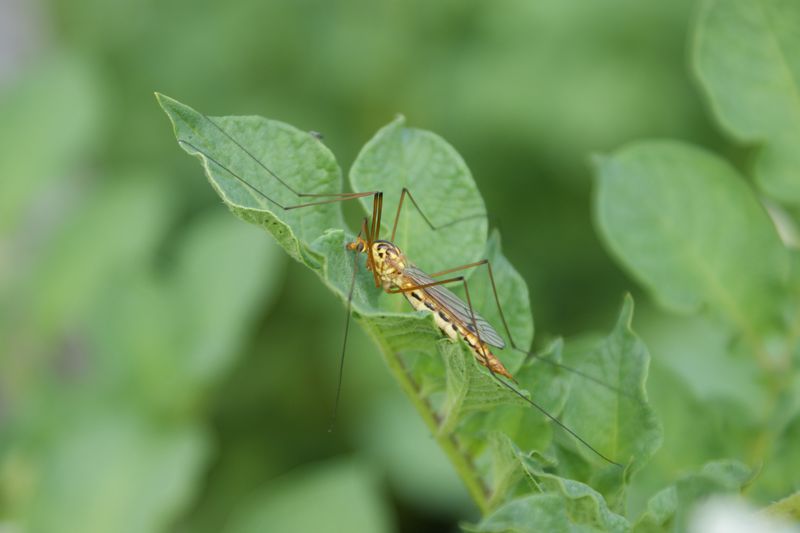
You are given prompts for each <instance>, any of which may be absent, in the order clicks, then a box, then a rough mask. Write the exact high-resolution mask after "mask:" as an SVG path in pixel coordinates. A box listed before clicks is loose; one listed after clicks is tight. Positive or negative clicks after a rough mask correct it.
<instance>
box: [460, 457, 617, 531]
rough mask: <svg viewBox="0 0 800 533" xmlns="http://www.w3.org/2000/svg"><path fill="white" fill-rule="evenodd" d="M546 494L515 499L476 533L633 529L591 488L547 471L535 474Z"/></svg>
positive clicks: (478, 525)
mask: <svg viewBox="0 0 800 533" xmlns="http://www.w3.org/2000/svg"><path fill="white" fill-rule="evenodd" d="M531 475H533V476H534V477H536V478H538V479H539V481H540V483H541V485H542V488H543V489H544V490H546V492H542V493H539V494H533V495H530V496H525V497H522V498H518V499H515V500H512V501H510V502H508V503H506V504H505V505H503V506H501V507H500V508H498V509H497V510H496V511H494V512H493V513H492V514H490V515H489V516H487V517H486V518H484V519H483V520H482V521H481V522H480V523H479V524H477V525H474V526H464V529H465V530H466V531H470V532H473V533H501V532H502V533H506V532H508V533H529V532H530V533H534V532H540V531H552V532H562V531H563V532H588V531H598V532H600V531H608V532H626V531H629V530H630V525H629V524H628V521H627V520H626V519H625V518H624V517H622V516H620V515H618V514H616V513H614V512H613V511H611V510H610V509H609V508H608V506H607V505H606V503H605V500H604V499H603V497H602V496H601V495H600V494H599V493H598V492H597V491H595V490H593V489H592V488H591V487H589V486H588V485H585V484H583V483H580V482H578V481H573V480H570V479H564V478H560V477H558V476H554V475H552V474H546V473H544V472H535V473H531Z"/></svg>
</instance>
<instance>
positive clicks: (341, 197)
mask: <svg viewBox="0 0 800 533" xmlns="http://www.w3.org/2000/svg"><path fill="white" fill-rule="evenodd" d="M178 143H179V144H183V145H185V146H188V147H189V148H191V149H192V150H194V151H196V152H198V153H200V154H202V155H203V157H205V158H206V159H207V160H209V161H211V162H212V163H214V164H215V165H217V166H218V167H219V168H221V169H222V170H224V171H225V172H227V173H228V174H230V175H231V176H233V177H234V178H235V179H236V180H237V181H239V183H241V184H242V185H244V186H245V187H247V188H248V189H250V190H251V191H253V192H255V193H256V194H258V195H259V196H261V197H262V198H264V199H265V200H266V201H268V202H270V203H271V204H274V205H276V206H278V207H279V208H280V209H283V210H284V211H290V210H292V209H299V208H301V207H311V206H313V205H323V204H331V203H334V202H345V201H347V200H355V199H356V198H363V197H365V196H371V195H373V194H376V193H377V191H367V192H346V193H326V194H305V193H304V194H297V196H304V197H318V198H319V197H331V196H332V197H334V198H328V199H327V200H320V201H315V202H305V203H301V204H295V205H283V204H281V203H280V202H278V201H276V200H273V199H272V198H271V197H270V196H269V195H268V194H267V193H265V192H264V191H262V190H261V189H259V188H258V187H256V186H255V185H253V184H252V183H250V182H249V181H247V180H246V179H245V178H243V177H242V176H241V175H240V174H237V173H236V172H234V171H233V170H232V169H231V168H229V167H227V166H226V165H224V164H223V163H220V162H219V161H218V160H217V159H215V158H214V157H213V156H211V155H209V154H208V153H206V152H205V151H203V150H202V149H200V148H198V147H197V146H195V145H193V144H192V143H190V142H188V141H184V140H183V139H178Z"/></svg>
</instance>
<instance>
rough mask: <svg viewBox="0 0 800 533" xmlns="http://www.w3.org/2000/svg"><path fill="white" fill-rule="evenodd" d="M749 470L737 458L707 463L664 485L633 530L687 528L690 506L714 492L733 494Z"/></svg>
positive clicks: (641, 532) (646, 532) (650, 531)
mask: <svg viewBox="0 0 800 533" xmlns="http://www.w3.org/2000/svg"><path fill="white" fill-rule="evenodd" d="M751 476H752V473H751V471H750V469H749V468H748V467H746V466H745V465H743V464H742V463H738V462H736V461H716V462H712V463H709V464H707V465H705V466H704V467H703V469H702V470H701V471H700V472H699V473H697V474H690V475H688V476H684V477H683V478H681V479H680V480H678V481H677V482H676V483H675V484H674V485H671V486H670V487H667V488H666V489H664V490H662V491H661V492H659V493H658V494H656V495H655V496H653V497H652V498H651V499H650V501H649V502H648V504H647V511H646V512H645V513H644V514H643V515H642V516H641V517H639V520H638V521H637V522H636V524H635V525H634V531H635V532H636V533H658V532H665V533H666V532H672V531H686V523H687V520H688V515H689V513H690V511H691V510H692V508H693V507H694V506H695V505H697V504H698V503H700V502H702V501H703V500H705V499H707V498H708V497H709V496H711V495H713V494H730V493H736V492H738V491H740V490H741V489H742V487H743V486H744V485H745V484H746V483H747V482H748V480H749V479H750V477H751Z"/></svg>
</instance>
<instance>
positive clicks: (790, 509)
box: [764, 492, 800, 522]
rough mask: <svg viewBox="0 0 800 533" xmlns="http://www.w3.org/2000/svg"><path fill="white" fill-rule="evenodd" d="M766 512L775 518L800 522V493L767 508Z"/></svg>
mask: <svg viewBox="0 0 800 533" xmlns="http://www.w3.org/2000/svg"><path fill="white" fill-rule="evenodd" d="M764 512H765V513H766V514H768V515H769V516H771V517H773V518H783V519H786V520H791V521H793V522H800V492H795V493H794V494H792V495H791V496H787V497H786V498H784V499H782V500H780V501H777V502H775V503H773V504H772V505H770V506H768V507H767V508H765V509H764Z"/></svg>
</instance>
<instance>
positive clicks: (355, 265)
mask: <svg viewBox="0 0 800 533" xmlns="http://www.w3.org/2000/svg"><path fill="white" fill-rule="evenodd" d="M360 235H361V233H359V236H360ZM356 274H358V254H353V279H352V280H351V281H350V290H349V291H348V292H347V313H345V319H344V340H343V341H342V355H341V356H340V357H339V378H338V380H337V381H336V400H335V401H334V402H333V415H332V416H331V426H330V428H329V429H328V431H329V432H331V431H333V426H334V425H335V424H336V413H338V411H339V398H340V397H341V395H342V378H343V376H344V356H345V354H346V353H347V336H348V333H349V332H350V315H351V314H352V313H351V312H350V308H351V307H352V305H353V290H355V287H356Z"/></svg>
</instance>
